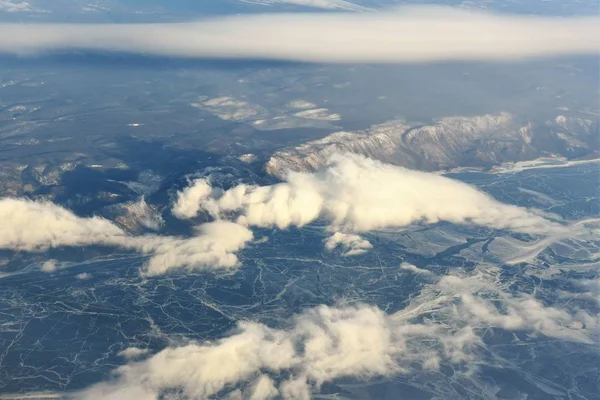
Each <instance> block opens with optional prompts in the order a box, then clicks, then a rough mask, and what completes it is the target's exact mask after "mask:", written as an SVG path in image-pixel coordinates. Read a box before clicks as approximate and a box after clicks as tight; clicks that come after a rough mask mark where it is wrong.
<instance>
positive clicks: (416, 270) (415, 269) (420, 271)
mask: <svg viewBox="0 0 600 400" xmlns="http://www.w3.org/2000/svg"><path fill="white" fill-rule="evenodd" d="M400 269H403V270H405V271H411V272H414V273H415V274H421V275H432V272H431V271H428V270H426V269H423V268H419V267H417V266H416V265H412V264H409V263H405V262H403V263H402V264H400Z"/></svg>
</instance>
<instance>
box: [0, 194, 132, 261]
mask: <svg viewBox="0 0 600 400" xmlns="http://www.w3.org/2000/svg"><path fill="white" fill-rule="evenodd" d="M0 221H2V229H1V230H0V248H4V249H13V250H22V251H43V250H47V249H49V248H51V247H60V246H86V245H91V244H105V245H109V246H110V245H119V242H120V241H121V240H123V239H126V236H127V235H126V233H125V232H123V231H122V230H121V229H120V228H118V227H117V226H115V225H114V224H113V223H111V222H110V221H108V220H106V219H103V218H99V217H92V218H79V217H77V216H76V215H75V214H73V213H72V212H70V211H68V210H65V209H64V208H62V207H59V206H57V205H55V204H52V203H47V202H33V201H28V200H23V199H12V198H5V199H0Z"/></svg>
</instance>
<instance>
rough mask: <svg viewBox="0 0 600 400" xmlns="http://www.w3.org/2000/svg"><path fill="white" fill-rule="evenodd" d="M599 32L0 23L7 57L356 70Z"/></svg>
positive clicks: (408, 17) (397, 21)
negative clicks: (354, 66) (128, 56)
mask: <svg viewBox="0 0 600 400" xmlns="http://www.w3.org/2000/svg"><path fill="white" fill-rule="evenodd" d="M599 26H600V18H599V17H597V16H591V17H573V18H571V17H560V18H558V17H541V16H511V15H506V14H503V15H494V14H489V13H474V12H470V11H465V10H461V9H453V8H449V7H423V6H418V7H408V8H403V9H399V10H395V11H392V12H369V13H322V14H316V13H307V14H263V15H241V16H229V17H224V18H217V19H207V20H204V21H201V22H193V23H173V24H168V23H163V24H160V23H157V24H96V25H94V24H0V52H5V53H18V54H23V53H31V52H40V51H53V50H69V49H77V50H92V51H118V52H131V53H143V54H152V55H161V56H183V57H216V58H252V59H257V58H263V59H277V60H291V61H307V62H349V63H358V62H394V63H397V62H423V61H436V60H512V59H523V58H530V57H542V56H556V55H569V54H584V53H585V54H596V53H598V51H599V50H600V34H599V29H600V28H598V27H599Z"/></svg>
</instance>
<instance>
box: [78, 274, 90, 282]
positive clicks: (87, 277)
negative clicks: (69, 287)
mask: <svg viewBox="0 0 600 400" xmlns="http://www.w3.org/2000/svg"><path fill="white" fill-rule="evenodd" d="M75 277H76V278H77V279H81V280H82V281H84V280H86V279H90V278H91V277H92V274H90V273H87V272H82V273H80V274H77V275H76V276H75Z"/></svg>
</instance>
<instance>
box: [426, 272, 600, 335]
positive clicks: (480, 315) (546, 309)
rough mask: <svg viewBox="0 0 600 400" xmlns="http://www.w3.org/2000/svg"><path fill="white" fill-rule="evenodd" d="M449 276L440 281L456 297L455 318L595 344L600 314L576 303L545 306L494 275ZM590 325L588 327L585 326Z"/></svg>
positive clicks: (444, 292) (445, 296) (448, 295)
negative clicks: (512, 289)
mask: <svg viewBox="0 0 600 400" xmlns="http://www.w3.org/2000/svg"><path fill="white" fill-rule="evenodd" d="M488 275H491V276H489V277H488V278H484V277H482V276H477V275H475V276H470V277H460V276H452V275H451V276H446V277H443V278H442V279H441V280H440V281H439V282H438V284H437V287H438V288H439V290H440V291H441V294H442V295H443V296H442V298H443V299H449V298H456V299H458V300H459V303H458V304H456V305H455V306H454V308H453V311H452V312H453V313H454V318H455V319H457V320H458V319H460V320H462V321H463V322H465V323H468V324H469V326H472V327H476V328H487V327H490V326H492V327H498V328H502V329H506V330H508V331H515V330H528V331H533V332H539V333H542V334H544V335H546V336H549V337H555V338H559V339H563V340H569V341H576V342H582V343H589V344H593V343H594V341H593V340H592V339H590V337H589V334H590V332H595V331H596V330H597V329H598V328H600V323H599V319H598V315H591V314H589V313H588V312H586V311H584V310H581V309H579V308H578V307H574V308H572V309H569V308H558V307H555V306H545V305H544V304H543V302H541V301H540V300H538V299H536V298H535V297H533V296H532V295H530V294H526V293H514V294H513V293H509V292H506V291H503V290H501V289H499V288H498V287H496V286H495V284H494V283H492V282H490V279H493V277H494V275H493V274H490V273H489V272H488ZM583 327H586V329H582V328H583Z"/></svg>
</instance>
